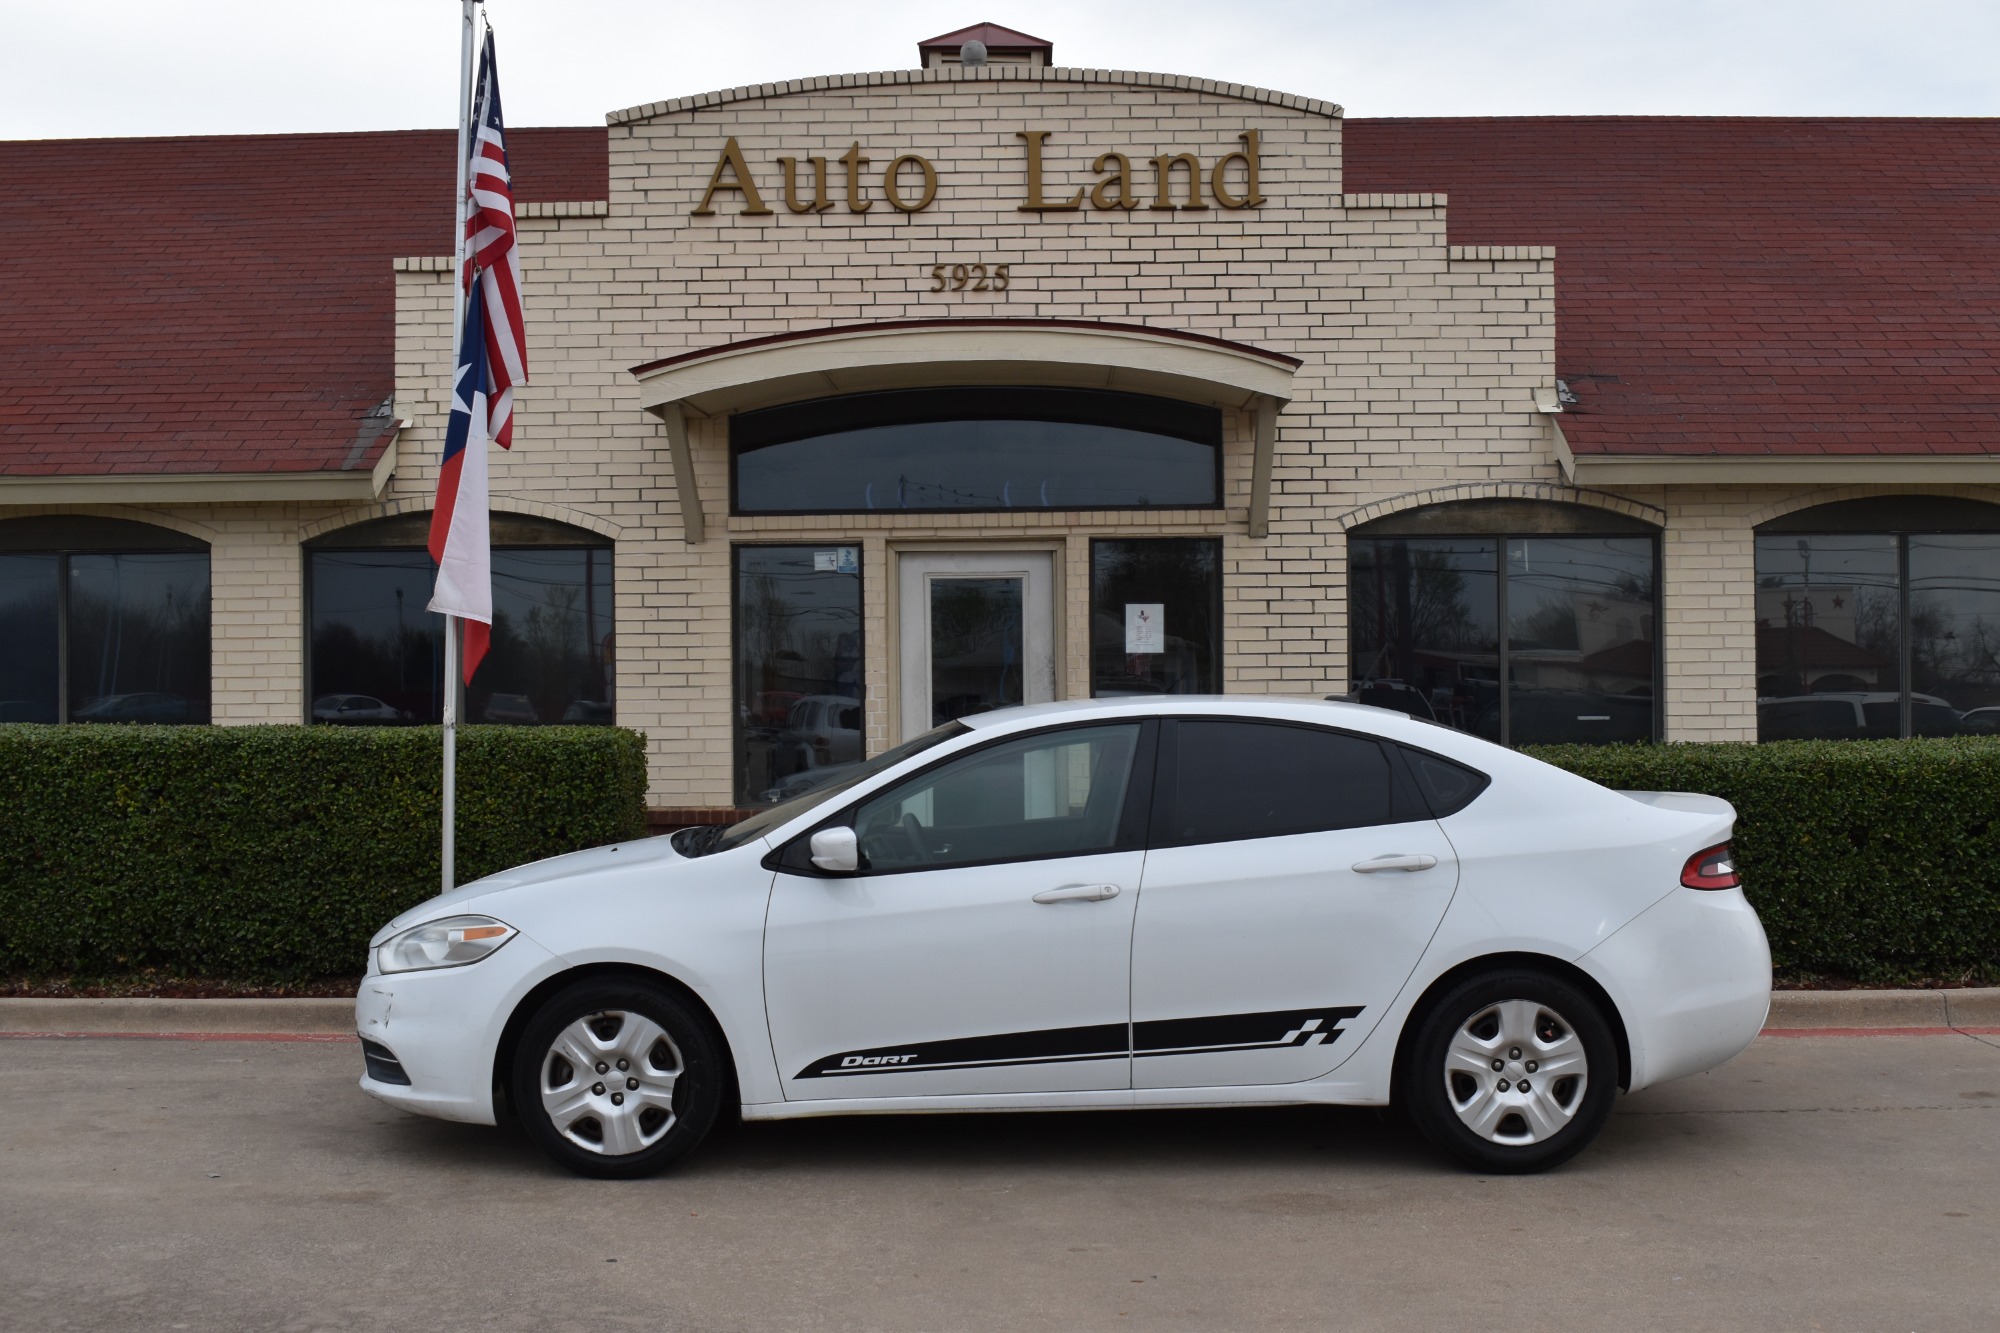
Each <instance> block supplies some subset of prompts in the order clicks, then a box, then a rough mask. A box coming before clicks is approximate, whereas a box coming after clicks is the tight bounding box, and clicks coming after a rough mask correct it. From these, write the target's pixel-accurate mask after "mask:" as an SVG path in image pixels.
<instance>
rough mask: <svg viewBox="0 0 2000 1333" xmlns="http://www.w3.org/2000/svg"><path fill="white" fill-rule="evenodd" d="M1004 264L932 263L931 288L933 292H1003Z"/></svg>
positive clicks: (1005, 280) (1004, 279)
mask: <svg viewBox="0 0 2000 1333" xmlns="http://www.w3.org/2000/svg"><path fill="white" fill-rule="evenodd" d="M1007 283H1008V277H1007V265H1005V264H933V265H932V266H931V290H932V291H934V292H943V291H953V292H1004V291H1006V290H1007Z"/></svg>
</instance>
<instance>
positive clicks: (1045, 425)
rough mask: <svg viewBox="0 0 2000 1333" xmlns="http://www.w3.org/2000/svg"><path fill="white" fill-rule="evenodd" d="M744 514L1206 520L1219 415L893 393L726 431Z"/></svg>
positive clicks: (1107, 400)
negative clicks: (1118, 515)
mask: <svg viewBox="0 0 2000 1333" xmlns="http://www.w3.org/2000/svg"><path fill="white" fill-rule="evenodd" d="M729 442H730V455H731V460H732V463H733V472H732V491H733V495H734V502H735V509H736V512H737V513H740V514H798V513H822V514H825V513H836V514H838V513H869V512H874V511H878V510H951V509H958V510H993V511H998V510H1008V509H1158V508H1206V507H1213V506H1215V505H1217V504H1219V503H1220V502H1221V500H1220V497H1221V491H1220V475H1221V474H1220V466H1221V464H1220V460H1221V454H1222V414H1221V413H1220V412H1219V411H1217V410H1216V409H1215V408H1212V407H1202V406H1198V405H1196V404H1192V403H1183V402H1178V401H1175V400H1173V399H1167V398H1152V397H1148V396H1145V395H1142V394H1133V393H1109V392H1104V391H1100V390H1091V389H1040V388H956V389H899V390H894V391H891V392H885V393H866V394H852V395H849V396H847V397H843V398H824V399H818V400H815V401H813V402H807V403H793V404H788V405H786V406H783V407H771V408H763V409H760V410H758V411H754V412H743V413H740V414H738V415H736V416H734V417H732V418H730V423H729Z"/></svg>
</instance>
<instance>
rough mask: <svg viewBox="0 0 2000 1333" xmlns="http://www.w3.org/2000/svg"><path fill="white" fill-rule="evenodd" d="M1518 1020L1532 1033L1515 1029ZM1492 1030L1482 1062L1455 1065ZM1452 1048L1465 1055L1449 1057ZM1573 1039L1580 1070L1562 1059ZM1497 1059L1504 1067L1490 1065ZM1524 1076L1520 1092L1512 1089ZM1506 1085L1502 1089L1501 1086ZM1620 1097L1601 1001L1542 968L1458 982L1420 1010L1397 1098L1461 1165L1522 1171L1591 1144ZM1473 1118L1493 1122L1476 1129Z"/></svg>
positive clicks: (1615, 1051) (1480, 1045) (1538, 1168)
mask: <svg viewBox="0 0 2000 1333" xmlns="http://www.w3.org/2000/svg"><path fill="white" fill-rule="evenodd" d="M1516 1001H1518V1002H1522V1006H1523V1007H1516V1006H1514V1005H1513V1004H1512V1002H1516ZM1524 1021H1525V1023H1526V1024H1527V1026H1528V1027H1529V1028H1530V1030H1531V1031H1532V1032H1533V1034H1534V1035H1533V1039H1532V1040H1529V1039H1525V1038H1521V1037H1520V1036H1519V1031H1518V1029H1520V1028H1521V1026H1522V1025H1523V1022H1524ZM1503 1023H1506V1025H1507V1026H1506V1027H1505V1028H1504V1029H1503V1027H1502V1024H1503ZM1461 1033H1463V1034H1464V1041H1463V1042H1461V1040H1460V1038H1461ZM1489 1036H1490V1038H1491V1039H1492V1040H1493V1041H1494V1042H1495V1043H1497V1044H1496V1045H1495V1046H1494V1047H1493V1049H1492V1050H1490V1051H1489V1052H1487V1054H1488V1057H1489V1058H1488V1059H1487V1060H1486V1063H1485V1064H1484V1066H1483V1067H1482V1069H1481V1070H1480V1071H1478V1072H1477V1073H1476V1074H1475V1073H1474V1072H1472V1071H1471V1070H1470V1069H1469V1068H1465V1067H1461V1066H1469V1065H1470V1063H1471V1061H1470V1059H1469V1057H1470V1055H1471V1053H1472V1051H1473V1050H1474V1049H1475V1048H1483V1044H1484V1043H1485V1042H1486V1041H1487V1040H1488V1039H1489ZM1572 1036H1573V1037H1574V1042H1573V1043H1572V1042H1571V1041H1569V1040H1568V1038H1569V1037H1572ZM1551 1039H1552V1040H1551ZM1517 1042H1518V1043H1519V1044H1516V1043H1517ZM1544 1043H1547V1044H1544ZM1455 1045H1456V1046H1457V1050H1458V1052H1459V1054H1460V1055H1462V1056H1464V1057H1467V1058H1464V1059H1459V1058H1457V1057H1455V1055H1454V1047H1455ZM1577 1045H1580V1046H1581V1053H1582V1058H1583V1061H1584V1064H1583V1067H1582V1068H1581V1069H1580V1070H1578V1069H1576V1068H1575V1067H1574V1066H1573V1065H1572V1064H1570V1063H1569V1062H1568V1061H1569V1057H1570V1054H1571V1053H1572V1052H1573V1051H1574V1050H1575V1047H1576V1046H1577ZM1517 1053H1518V1057H1517ZM1537 1057H1545V1058H1537ZM1448 1061H1451V1062H1452V1063H1449V1064H1448V1063H1447V1062H1448ZM1493 1061H1499V1062H1501V1063H1502V1064H1503V1068H1501V1069H1499V1070H1494V1069H1492V1068H1491V1063H1492V1062H1493ZM1530 1062H1533V1063H1532V1067H1531V1065H1530ZM1549 1062H1554V1063H1557V1064H1558V1066H1559V1068H1560V1070H1561V1072H1560V1073H1558V1075H1557V1076H1555V1077H1553V1078H1548V1079H1546V1080H1545V1079H1543V1078H1542V1074H1543V1072H1544V1071H1543V1069H1542V1068H1541V1066H1542V1065H1543V1064H1544V1063H1549ZM1524 1076H1525V1078H1526V1079H1527V1081H1528V1084H1529V1090H1528V1091H1527V1092H1526V1093H1523V1092H1522V1091H1521V1090H1520V1088H1519V1086H1518V1085H1519V1082H1520V1080H1521V1079H1522V1078H1523V1077H1524ZM1571 1079H1575V1080H1577V1081H1576V1082H1574V1083H1572V1082H1569V1080H1571ZM1502 1084H1505V1085H1506V1086H1507V1089H1508V1091H1506V1092H1502V1091H1500V1088H1501V1085H1502ZM1537 1084H1539V1086H1536V1085H1537ZM1617 1094H1618V1047H1617V1043H1616V1041H1615V1039H1614V1038H1613V1036H1612V1032H1611V1024H1610V1021H1609V1020H1608V1019H1607V1018H1606V1016H1605V1014H1604V1012H1603V1009H1602V1006H1601V1005H1600V1004H1599V1003H1598V1002H1597V1001H1595V1000H1593V999H1592V998H1590V997H1589V996H1588V995H1586V994H1585V993H1584V992H1583V991H1581V990H1579V989H1578V988H1577V987H1575V986H1573V985H1571V984H1570V983H1568V982H1566V981H1562V980H1559V979H1558V978H1556V977H1553V976H1550V975H1549V974H1548V973H1546V972H1537V971H1531V970H1528V969H1515V968H1510V969H1507V970H1505V971H1494V972H1487V973H1482V974H1480V975H1478V976H1475V977H1472V978H1470V979H1468V980H1466V981H1464V982H1461V983H1460V984H1459V985H1457V986H1454V987H1453V988H1452V989H1451V990H1450V991H1448V992H1447V993H1445V994H1444V995H1442V996H1439V997H1438V999H1437V1001H1436V1002H1435V1003H1433V1004H1432V1005H1431V1006H1430V1008H1429V1009H1428V1010H1427V1011H1426V1012H1425V1013H1424V1014H1423V1016H1422V1019H1421V1022H1420V1023H1419V1026H1418V1028H1417V1034H1416V1040H1415V1041H1414V1042H1413V1043H1412V1044H1411V1046H1410V1052H1409V1059H1408V1061H1407V1063H1406V1064H1405V1066H1404V1068H1403V1071H1402V1086H1401V1087H1400V1089H1399V1097H1398V1100H1399V1101H1400V1102H1401V1104H1402V1105H1403V1106H1404V1107H1405V1108H1407V1110H1408V1112H1409V1116H1410V1119H1411V1120H1412V1121H1413V1122H1414V1123H1415V1124H1416V1126H1417V1128H1418V1129H1419V1130H1421V1131H1422V1132H1423V1135H1424V1137H1425V1138H1427V1139H1429V1140H1430V1141H1431V1142H1432V1143H1433V1144H1435V1145H1436V1146H1437V1147H1438V1148H1440V1149H1442V1150H1443V1151H1444V1152H1446V1153H1448V1154H1450V1155H1451V1156H1453V1157H1455V1158H1457V1159H1458V1160H1459V1161H1460V1162H1463V1163H1464V1164H1465V1165H1466V1166H1469V1167H1471V1168H1472V1169H1473V1170H1475V1171H1478V1172H1481V1173H1484V1174H1487V1175H1520V1174H1524V1173H1527V1172H1531V1171H1545V1170H1547V1169H1548V1168H1549V1167H1552V1166H1556V1165H1558V1164H1560V1163H1562V1162H1566V1161H1568V1160H1569V1159H1570V1158H1572V1157H1574V1156H1576V1155H1577V1154H1578V1153H1580V1152H1582V1151H1583V1150H1584V1149H1585V1148H1586V1147H1588V1146H1589V1145H1590V1142H1591V1140H1592V1139H1595V1138H1596V1137H1597V1135H1598V1132H1599V1131H1600V1130H1602V1129H1603V1128H1604V1122H1605V1121H1606V1120H1609V1119H1610V1118H1611V1103H1612V1100H1613V1099H1614V1098H1615V1097H1616V1096H1617ZM1479 1123H1484V1124H1489V1126H1490V1127H1489V1128H1488V1129H1487V1130H1486V1131H1485V1132H1481V1131H1480V1130H1478V1129H1476V1128H1475V1127H1474V1126H1475V1124H1479Z"/></svg>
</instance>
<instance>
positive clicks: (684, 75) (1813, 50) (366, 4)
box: [0, 0, 2000, 138]
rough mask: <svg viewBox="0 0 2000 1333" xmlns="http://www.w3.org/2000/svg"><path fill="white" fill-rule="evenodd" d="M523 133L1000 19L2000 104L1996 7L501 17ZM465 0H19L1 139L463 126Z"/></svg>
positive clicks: (1795, 94) (1826, 96)
mask: <svg viewBox="0 0 2000 1333" xmlns="http://www.w3.org/2000/svg"><path fill="white" fill-rule="evenodd" d="M488 12H489V15H490V17H491V19H492V22H493V25H494V28H495V31H496V32H497V33H498V35H499V50H500V59H501V69H502V72H503V75H504V87H505V90H506V97H507V119H508V121H509V122H510V123H512V124H516V125H585V124H602V123H603V118H604V113H605V112H606V111H610V110H614V109H617V108H620V107H626V106H632V105H636V104H638V103H641V102H651V101H657V100H660V99H662V98H667V97H676V96H682V95H685V94H688V93H695V92H704V91H708V90H710V89H715V88H727V87H732V86H735V85H738V84H745V83H761V82H766V81H769V80H776V79H787V78H795V77H799V76H802V75H812V74H833V73H846V72H850V71H855V70H871V69H899V68H909V67H912V66H914V65H915V64H916V61H917V56H916V43H917V42H918V41H919V40H920V39H922V38H926V37H933V36H936V35H938V34H940V33H943V32H947V31H950V30H952V29H954V28H959V27H963V26H964V25H966V24H968V23H972V22H977V21H980V20H988V19H990V20H992V21H994V22H997V23H1004V24H1007V25H1008V26H1010V27H1014V28H1018V29H1020V30H1022V31H1025V32H1029V33H1033V34H1035V35H1036V36H1038V37H1043V38H1046V39H1048V40H1049V41H1052V42H1054V43H1055V49H1056V63H1057V64H1061V65H1087V66H1096V67H1110V68H1118V69H1139V70H1164V71H1168V72H1171V73H1178V74H1193V75H1199V76H1203V77H1208V78H1214V79H1221V80H1226V81H1230V82H1236V83H1249V84H1258V85H1261V86H1264V87H1268V88H1277V89H1281V90H1283V91H1286V92H1294V93H1304V94H1307V95H1310V96H1313V97H1320V98H1326V99H1328V100H1330V101H1334V102H1338V103H1340V104H1341V105H1342V106H1344V107H1345V108H1346V109H1347V111H1348V114H1350V115H1355V116H1426V115H1454V116H1464V115H1560V114H1595V115H1603V114H1617V113H1627V114H1646V115H1738V116H1741V115H1822V116H1823V115H1926V116H1942V115H1971V116H1987V115H1993V114H1995V113H1996V112H2000V3H1995V0H1316V2H1313V3H1307V2H1304V0H1066V2H1056V0H1005V3H998V2H996V0H976V3H967V2H966V0H954V3H950V4H942V3H933V2H931V0H873V2H872V3H862V2H861V0H833V2H832V3H829V2H828V0H734V3H728V2H724V3H714V2H711V3H705V4H685V3H672V2H671V0H651V2H650V3H648V2H644V0H494V3H493V4H492V5H491V6H490V8H489V11H488ZM458 14H459V4H458V0H325V2H324V3H320V4H295V3H286V0H149V2H148V3H143V4H141V3H132V2H130V0H94V3H90V4H82V3H77V2H76V0H4V3H0V138H46V137H73V136H79V137H80V136H94V135H133V134H255V133H273V132H280V131H298V130H374V129H412V128H419V127H424V126H440V125H448V124H450V123H452V117H453V112H452V105H453V99H454V97H455V95H456V91H457V88H456V84H457V77H458V75H457V26H458Z"/></svg>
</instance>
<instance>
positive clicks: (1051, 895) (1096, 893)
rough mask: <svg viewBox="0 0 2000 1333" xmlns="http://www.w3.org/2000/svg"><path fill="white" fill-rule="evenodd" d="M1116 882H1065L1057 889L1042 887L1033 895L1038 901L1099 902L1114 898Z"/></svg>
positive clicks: (1116, 891)
mask: <svg viewBox="0 0 2000 1333" xmlns="http://www.w3.org/2000/svg"><path fill="white" fill-rule="evenodd" d="M1117 896H1118V886H1117V885H1116V884H1065V885H1063V886H1062V887H1061V888H1059V889H1043V890H1042V891H1041V892H1040V893H1038V894H1036V895H1035V901H1036V902H1038V903H1101V902H1103V901H1104V900H1105V899H1106V898H1116V897H1117Z"/></svg>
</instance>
